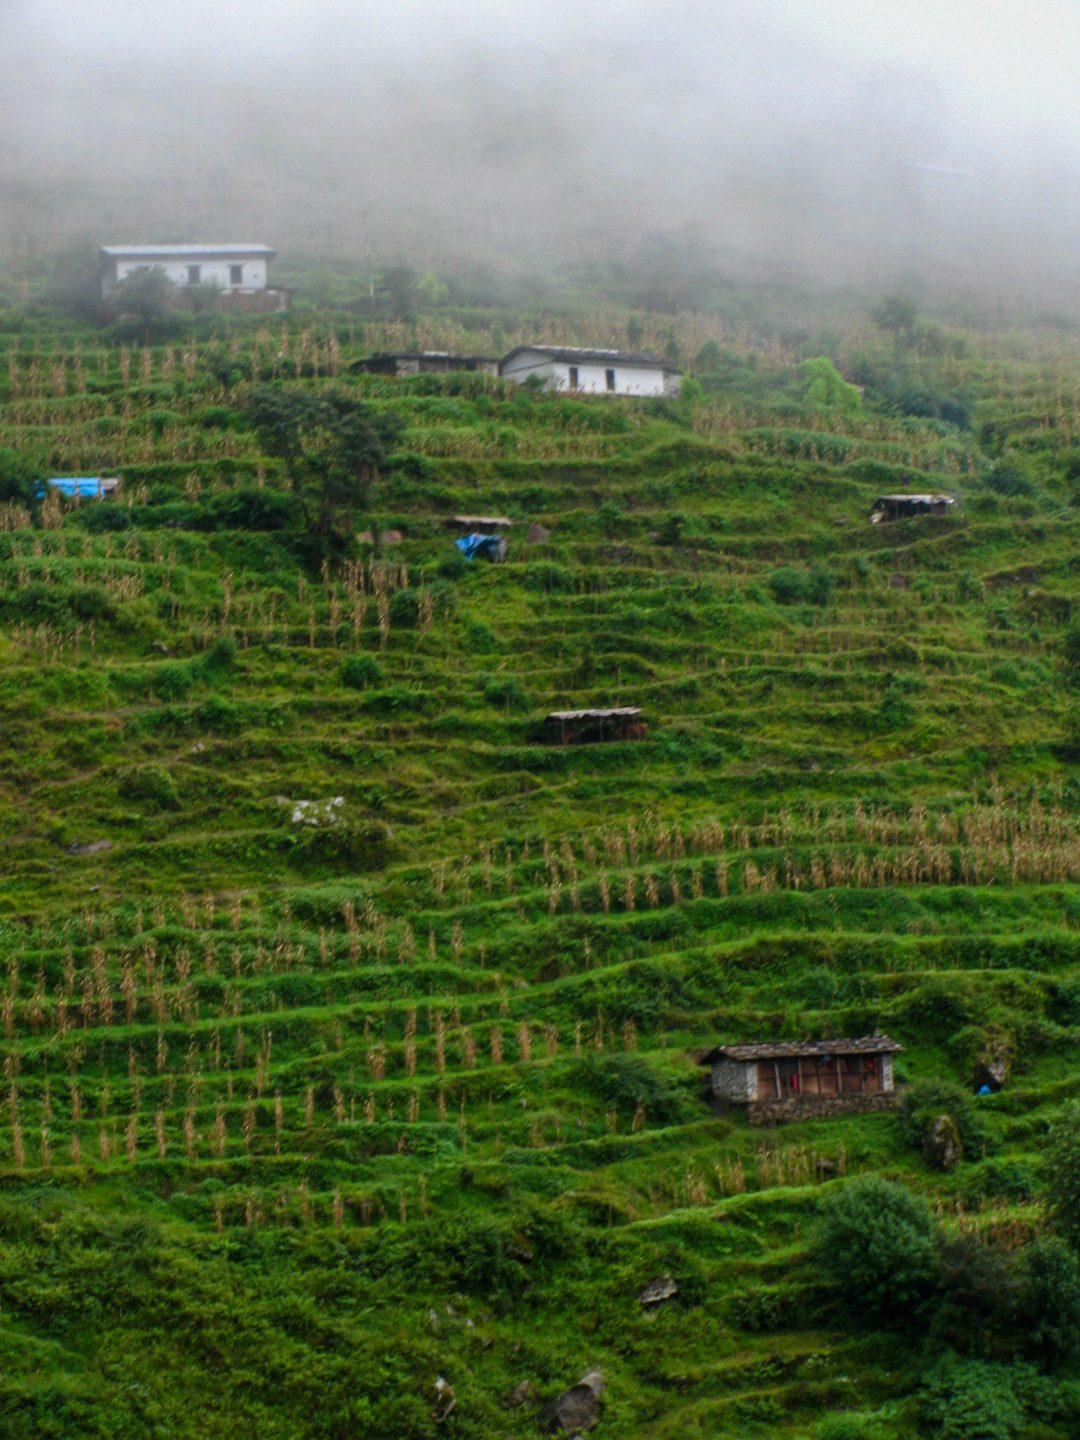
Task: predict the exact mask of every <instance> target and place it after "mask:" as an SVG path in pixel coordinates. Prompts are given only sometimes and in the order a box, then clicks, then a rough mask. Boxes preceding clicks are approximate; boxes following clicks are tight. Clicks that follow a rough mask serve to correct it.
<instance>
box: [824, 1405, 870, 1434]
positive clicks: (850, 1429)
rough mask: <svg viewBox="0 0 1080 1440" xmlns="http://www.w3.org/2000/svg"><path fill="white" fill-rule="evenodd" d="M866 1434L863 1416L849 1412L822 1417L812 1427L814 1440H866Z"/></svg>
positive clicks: (844, 1411) (866, 1429)
mask: <svg viewBox="0 0 1080 1440" xmlns="http://www.w3.org/2000/svg"><path fill="white" fill-rule="evenodd" d="M868 1433H869V1430H868V1427H867V1422H866V1418H865V1416H863V1415H858V1414H856V1413H855V1412H854V1411H850V1410H840V1411H837V1412H836V1413H835V1414H833V1415H823V1416H822V1418H821V1419H820V1420H819V1421H818V1422H817V1424H816V1425H815V1426H814V1440H866V1437H867V1435H868Z"/></svg>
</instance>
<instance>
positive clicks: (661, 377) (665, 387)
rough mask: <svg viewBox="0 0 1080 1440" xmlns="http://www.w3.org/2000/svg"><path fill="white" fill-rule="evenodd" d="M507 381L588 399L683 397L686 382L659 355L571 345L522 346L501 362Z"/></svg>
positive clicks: (503, 375) (502, 372) (503, 376)
mask: <svg viewBox="0 0 1080 1440" xmlns="http://www.w3.org/2000/svg"><path fill="white" fill-rule="evenodd" d="M499 374H500V375H501V376H502V378H503V379H504V380H516V381H517V383H518V384H519V385H524V384H525V382H526V381H527V380H532V379H534V378H535V379H536V380H538V381H539V382H540V383H541V384H542V385H543V386H544V388H545V389H547V390H560V391H564V392H569V393H580V394H586V395H638V396H643V395H678V393H679V385H680V382H681V379H682V377H681V376H680V374H679V372H678V370H676V369H674V367H673V366H671V365H669V364H668V362H667V361H666V360H661V359H660V358H659V357H658V356H656V355H637V354H633V353H631V352H630V351H627V350H587V349H584V348H582V347H580V346H573V345H570V346H567V345H518V346H517V347H516V349H514V350H511V351H510V352H509V354H507V355H504V356H503V358H502V359H501V360H500V361H499Z"/></svg>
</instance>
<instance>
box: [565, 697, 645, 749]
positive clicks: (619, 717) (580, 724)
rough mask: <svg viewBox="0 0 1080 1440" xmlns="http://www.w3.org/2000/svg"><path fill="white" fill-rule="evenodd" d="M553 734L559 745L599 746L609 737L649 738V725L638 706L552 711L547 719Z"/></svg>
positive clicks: (613, 738) (614, 738)
mask: <svg viewBox="0 0 1080 1440" xmlns="http://www.w3.org/2000/svg"><path fill="white" fill-rule="evenodd" d="M544 726H545V728H546V730H547V732H548V735H549V737H550V738H551V739H552V740H553V741H555V742H556V743H557V744H559V745H595V744H599V743H601V742H603V741H605V740H646V739H648V734H649V727H648V726H647V725H646V724H644V722H643V721H642V720H641V711H640V709H638V707H637V706H636V705H619V706H614V707H613V708H611V709H609V710H552V712H551V714H550V715H548V716H547V717H546V718H545V720H544Z"/></svg>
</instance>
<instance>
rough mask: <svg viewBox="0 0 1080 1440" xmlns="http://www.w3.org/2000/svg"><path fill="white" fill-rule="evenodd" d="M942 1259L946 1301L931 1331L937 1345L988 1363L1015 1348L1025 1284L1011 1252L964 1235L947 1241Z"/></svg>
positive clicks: (942, 1243)
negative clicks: (1021, 1283) (1021, 1287)
mask: <svg viewBox="0 0 1080 1440" xmlns="http://www.w3.org/2000/svg"><path fill="white" fill-rule="evenodd" d="M938 1261H939V1266H940V1272H941V1289H942V1298H941V1303H940V1305H939V1306H938V1311H937V1314H936V1315H935V1316H934V1321H933V1325H932V1328H931V1338H932V1341H933V1343H934V1345H935V1346H936V1347H940V1348H942V1349H945V1348H947V1349H952V1350H957V1351H960V1352H961V1353H963V1354H966V1355H972V1356H975V1357H978V1358H982V1359H988V1358H993V1356H994V1355H995V1354H996V1353H997V1352H999V1351H1002V1350H1003V1351H1005V1352H1006V1353H1008V1352H1009V1351H1011V1350H1014V1348H1015V1347H1014V1345H1013V1344H1012V1339H1013V1337H1014V1335H1015V1320H1016V1306H1017V1299H1018V1294H1019V1283H1018V1279H1017V1275H1016V1271H1015V1267H1014V1265H1013V1260H1012V1255H1011V1254H1010V1252H1009V1251H1007V1250H1004V1249H1003V1248H1002V1247H1001V1246H999V1245H993V1244H990V1243H988V1242H987V1241H986V1240H985V1239H984V1238H983V1237H982V1236H980V1235H973V1234H967V1233H961V1234H959V1235H950V1236H947V1237H943V1238H942V1239H941V1241H940V1243H939V1246H938Z"/></svg>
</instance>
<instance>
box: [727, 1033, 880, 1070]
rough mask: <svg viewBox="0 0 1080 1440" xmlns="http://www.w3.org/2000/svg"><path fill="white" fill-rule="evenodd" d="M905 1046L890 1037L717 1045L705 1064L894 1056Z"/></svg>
mask: <svg viewBox="0 0 1080 1440" xmlns="http://www.w3.org/2000/svg"><path fill="white" fill-rule="evenodd" d="M903 1048H904V1047H903V1046H902V1045H901V1044H899V1043H898V1042H897V1041H896V1040H890V1039H889V1037H888V1035H863V1036H862V1037H861V1038H859V1039H857V1040H805V1041H798V1040H794V1041H786V1040H776V1041H766V1042H764V1043H763V1044H754V1045H717V1046H716V1048H715V1049H713V1050H710V1051H709V1053H708V1054H707V1055H703V1056H702V1059H701V1063H702V1064H703V1065H712V1064H713V1063H714V1062H715V1061H717V1060H720V1059H724V1060H785V1059H787V1060H790V1059H792V1058H793V1057H795V1056H808V1055H891V1054H895V1053H896V1052H897V1051H898V1050H903Z"/></svg>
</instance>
